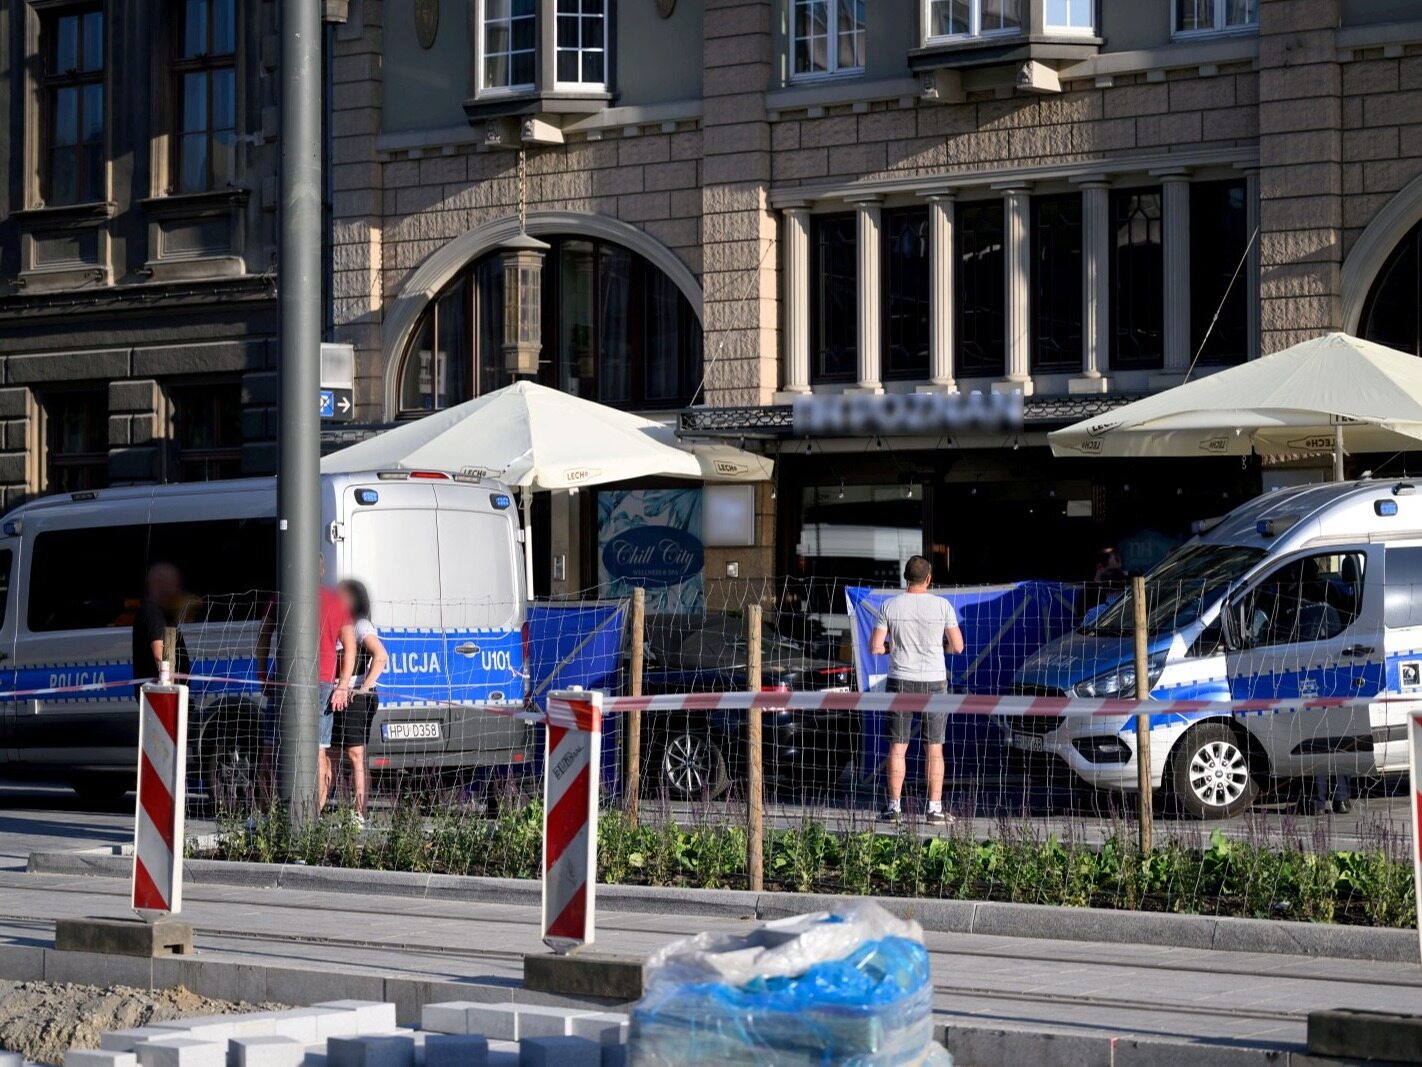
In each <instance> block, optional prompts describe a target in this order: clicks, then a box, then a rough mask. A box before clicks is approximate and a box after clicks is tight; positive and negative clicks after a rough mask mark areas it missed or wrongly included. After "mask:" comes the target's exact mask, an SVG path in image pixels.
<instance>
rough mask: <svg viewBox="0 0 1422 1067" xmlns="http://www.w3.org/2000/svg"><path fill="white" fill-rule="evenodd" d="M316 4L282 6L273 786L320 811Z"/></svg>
mask: <svg viewBox="0 0 1422 1067" xmlns="http://www.w3.org/2000/svg"><path fill="white" fill-rule="evenodd" d="M321 39H322V36H321V0H286V2H284V3H283V4H282V5H281V207H280V212H281V215H280V218H281V254H280V260H279V264H278V276H277V284H278V292H279V301H280V311H281V355H280V358H281V406H280V408H279V413H280V419H281V430H280V435H279V439H278V446H279V450H280V468H279V471H278V474H277V548H278V561H279V562H278V571H279V573H278V592H279V595H280V612H281V614H280V616H279V618H278V621H279V627H278V631H277V633H278V646H277V672H278V677H279V678H280V679H281V680H282V682H283V683H285V684H284V685H282V686H281V687H280V697H279V699H280V700H281V743H280V746H279V748H278V758H277V772H278V776H279V777H278V788H279V790H280V795H281V799H282V803H283V804H284V805H285V806H286V809H287V811H288V812H290V814H291V818H292V820H293V821H294V822H295V823H297V824H298V825H300V824H302V823H304V822H306V821H308V820H309V819H311V818H312V817H313V816H314V815H315V814H316V811H315V808H316V756H317V753H316V743H317V736H316V716H317V708H316V694H317V688H316V682H317V678H316V653H317V649H316V589H317V585H318V583H319V582H320V576H319V573H318V566H319V562H318V554H319V552H320V550H321V542H320V533H319V526H320V523H321V485H320V479H321V467H320V463H321V420H320V408H319V403H318V401H319V399H320V397H319V391H320V381H321V378H320V373H321V371H320V368H321V312H322V303H321Z"/></svg>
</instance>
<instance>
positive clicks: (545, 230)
mask: <svg viewBox="0 0 1422 1067" xmlns="http://www.w3.org/2000/svg"><path fill="white" fill-rule="evenodd" d="M518 232H519V224H518V219H517V218H515V217H513V216H508V217H504V218H498V219H493V220H490V221H489V222H485V223H482V224H481V225H479V226H476V227H475V228H474V229H472V230H469V231H467V232H465V233H463V234H460V235H459V236H458V237H456V238H454V239H453V240H450V241H448V242H446V243H445V244H444V245H442V246H440V247H439V248H438V249H436V250H435V251H434V252H432V253H431V254H430V255H429V256H427V257H426V258H425V259H424V260H423V261H421V263H420V264H419V265H418V266H417V267H416V268H415V269H414V270H412V271H411V272H410V274H409V275H408V276H407V277H406V278H405V279H404V281H403V282H402V283H401V285H400V290H399V292H398V294H397V295H396V296H395V299H394V300H393V301H391V302H390V303H389V304H388V305H387V307H386V311H385V315H384V322H383V324H382V334H383V340H382V345H381V347H382V349H383V350H384V353H385V370H384V390H383V395H384V406H385V417H386V418H387V419H395V418H399V417H401V415H402V409H403V414H405V415H406V416H407V417H408V416H409V415H414V414H418V413H419V409H411V408H404V407H403V405H402V399H404V398H403V397H402V392H403V389H402V384H403V383H402V378H403V377H404V375H405V373H406V356H407V354H408V352H409V351H410V350H411V348H412V346H413V345H414V344H415V343H416V337H417V334H418V332H419V331H420V330H422V329H423V328H424V322H425V319H426V317H427V316H429V315H431V314H436V315H437V314H438V312H437V311H435V310H434V309H435V308H436V306H437V305H438V303H439V301H440V299H441V298H442V297H444V296H446V295H447V293H448V292H449V291H450V290H451V289H452V288H453V287H454V286H457V285H458V283H459V281H460V279H461V278H466V279H467V278H468V277H469V276H470V275H472V274H473V273H474V269H475V266H476V265H477V264H479V263H480V262H481V261H483V260H485V259H486V258H487V257H488V256H489V255H490V254H491V253H494V252H496V251H497V250H498V249H499V248H500V247H501V246H502V245H504V244H505V243H506V242H508V241H509V240H511V239H512V238H514V237H516V236H517V235H518ZM527 232H528V233H529V234H530V235H531V236H534V237H537V238H538V239H539V240H542V241H545V242H548V243H549V244H553V243H554V241H555V239H565V240H572V239H581V240H585V241H588V242H591V243H593V244H594V245H598V246H601V245H607V244H610V245H614V246H617V247H619V248H621V249H625V250H626V251H628V252H631V253H633V254H634V255H635V256H636V257H638V259H639V260H640V261H642V262H643V263H645V264H646V265H647V268H650V269H652V270H654V271H655V272H657V274H659V275H660V276H662V277H664V278H665V279H666V280H667V281H669V282H670V283H671V285H672V286H673V287H674V288H675V290H676V291H677V292H679V293H680V295H681V297H682V298H683V299H684V301H685V304H684V305H679V308H680V310H678V313H677V314H678V316H679V318H680V319H681V320H682V321H683V322H684V323H685V325H686V328H687V329H688V330H690V331H691V332H692V333H694V344H695V346H696V350H695V353H694V354H693V355H691V356H690V357H688V358H689V359H690V360H691V361H692V362H694V363H695V364H696V373H695V375H694V378H695V381H694V382H693V385H692V390H693V392H694V390H695V383H696V382H697V381H699V379H700V373H701V372H700V360H701V357H700V345H701V303H702V296H701V286H700V284H699V283H698V281H697V279H696V276H695V275H694V274H692V273H691V271H690V270H689V269H688V268H687V266H686V264H685V263H684V262H683V261H682V260H681V259H680V257H678V256H677V255H676V253H674V252H672V251H671V250H670V249H669V248H667V247H666V246H665V245H663V244H662V243H661V242H660V241H658V240H656V239H655V238H653V237H651V236H650V235H649V234H648V233H647V232H646V231H645V230H640V229H638V228H637V227H635V226H632V225H629V224H628V223H625V222H621V221H619V220H617V219H613V218H608V217H607V216H605V215H590V214H585V213H582V212H576V211H530V212H529V213H528V217H527ZM555 268H556V261H555V260H554V259H553V257H552V255H551V253H550V256H549V258H548V259H547V260H546V261H545V269H544V273H543V276H544V282H545V292H544V299H543V305H544V315H545V319H544V326H545V329H544V335H543V337H544V349H545V356H544V359H545V360H549V361H551V360H552V352H553V346H554V344H555V342H556V340H557V338H556V335H555V334H554V333H553V332H552V331H550V330H549V329H548V328H547V318H546V316H547V315H548V314H549V307H550V301H549V299H548V293H547V290H546V286H547V285H549V284H553V282H552V281H551V280H550V275H551V274H552V273H553V272H554V270H555ZM643 269H644V270H645V269H646V268H643ZM659 284H660V283H659ZM663 292H664V290H663ZM686 308H689V309H690V322H686V320H685V309H686ZM494 309H495V305H494V304H493V303H490V302H489V301H487V300H486V302H485V305H484V312H483V313H484V314H485V315H486V316H489V315H492V314H493V313H494ZM451 310H456V309H453V308H451V307H450V306H447V307H446V313H447V314H448V313H449V312H450V311H451ZM457 310H462V311H464V313H466V314H468V315H469V316H470V322H471V324H472V325H479V326H480V328H483V329H485V330H487V329H489V328H490V321H489V320H488V319H487V317H486V320H485V321H484V322H483V323H478V320H477V319H476V318H475V317H474V314H475V311H474V307H473V302H472V298H471V301H470V303H469V305H468V306H467V307H466V305H465V304H463V303H462V302H460V303H459V304H458V305H457ZM499 314H500V318H499V319H498V320H497V321H498V322H499V323H502V321H503V320H502V317H501V315H502V312H499ZM471 328H472V326H471ZM432 343H434V344H436V345H438V344H439V343H440V342H439V340H438V338H437V337H436V338H435V339H433V341H432ZM446 366H447V367H448V369H449V370H450V371H451V372H454V371H455V370H456V364H454V363H448V364H446ZM468 366H469V375H468V377H467V378H466V379H465V382H466V383H467V386H468V388H469V389H471V390H473V392H471V393H470V395H477V393H478V392H479V391H482V390H483V389H484V388H486V387H487V386H489V385H491V384H497V385H504V384H507V380H502V381H500V380H499V379H498V377H497V376H496V375H495V376H491V374H490V368H491V366H492V364H491V361H490V360H489V359H488V358H485V359H484V360H483V362H482V364H480V365H479V366H478V367H477V368H476V367H475V365H474V364H472V363H471V364H469V365H468ZM543 370H544V371H549V367H548V366H545V367H544V368H543ZM430 372H431V374H432V375H437V374H438V372H437V371H436V370H435V368H434V366H433V365H432V366H431V367H430ZM481 377H482V378H483V379H484V381H483V382H482V383H481V380H480V379H481ZM540 380H543V381H548V379H546V378H544V377H543V376H542V375H540ZM549 384H554V383H552V382H549ZM446 385H447V386H453V387H454V391H453V392H451V391H450V389H449V388H446V390H445V395H446V398H447V397H450V396H459V395H460V393H459V391H458V390H459V388H460V387H461V386H460V382H459V381H458V379H457V375H456V378H455V380H453V381H450V382H448V383H446ZM430 389H431V391H432V392H433V391H435V390H437V389H438V386H437V385H436V384H435V383H434V382H433V381H432V382H431V385H430ZM655 391H656V390H654V392H655ZM620 406H623V407H632V406H641V405H639V404H633V403H630V402H623V403H622V404H621V405H620ZM647 406H648V407H655V406H660V407H663V408H671V407H676V406H678V405H676V404H674V403H668V402H662V401H656V402H649V403H648V405H647ZM425 410H432V409H425Z"/></svg>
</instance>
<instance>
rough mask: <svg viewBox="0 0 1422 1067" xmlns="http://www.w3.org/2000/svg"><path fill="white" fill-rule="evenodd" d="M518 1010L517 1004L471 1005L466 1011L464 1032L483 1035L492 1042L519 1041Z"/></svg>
mask: <svg viewBox="0 0 1422 1067" xmlns="http://www.w3.org/2000/svg"><path fill="white" fill-rule="evenodd" d="M518 1009H519V1005H517V1004H471V1005H470V1006H469V1007H468V1008H466V1009H465V1019H466V1023H465V1026H466V1029H465V1031H464V1032H465V1033H466V1034H483V1035H484V1036H485V1037H487V1038H489V1039H490V1040H496V1041H517V1040H518ZM491 1047H492V1046H491Z"/></svg>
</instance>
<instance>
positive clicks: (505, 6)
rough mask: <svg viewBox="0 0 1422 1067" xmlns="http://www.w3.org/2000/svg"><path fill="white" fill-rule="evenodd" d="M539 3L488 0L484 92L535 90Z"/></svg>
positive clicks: (483, 28)
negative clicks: (533, 88) (537, 4)
mask: <svg viewBox="0 0 1422 1067" xmlns="http://www.w3.org/2000/svg"><path fill="white" fill-rule="evenodd" d="M535 4H536V0H484V19H483V23H482V26H481V37H482V49H481V50H482V56H481V62H482V64H483V76H482V77H481V78H480V85H482V86H483V87H484V89H486V90H499V89H530V88H532V87H533V82H534V69H535V57H536V51H537V42H538V17H537V12H536V8H535ZM559 7H560V9H561V7H562V4H559Z"/></svg>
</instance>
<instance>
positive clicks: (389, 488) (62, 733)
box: [0, 471, 531, 799]
mask: <svg viewBox="0 0 1422 1067" xmlns="http://www.w3.org/2000/svg"><path fill="white" fill-rule="evenodd" d="M320 492H321V521H322V539H321V546H322V547H321V551H322V553H323V557H324V560H325V564H326V575H327V579H328V580H330V581H335V580H338V579H341V578H346V577H351V578H357V579H359V580H360V581H362V582H364V583H365V584H366V586H367V587H368V589H369V590H370V594H371V598H372V601H373V607H372V612H371V614H372V619H373V621H374V622H375V624H376V626H377V627H378V628H379V630H380V632H381V636H382V639H383V640H384V641H385V644H386V647H387V649H388V650H389V652H390V660H389V664H388V666H387V668H386V671H385V673H384V675H383V676H382V677H381V679H380V691H381V701H380V709H379V711H378V713H377V715H376V717H375V720H374V722H373V723H372V726H371V732H370V740H369V747H368V759H369V763H370V766H371V769H372V771H373V772H374V773H375V774H377V775H380V774H382V773H388V772H400V771H412V770H421V771H426V770H428V771H431V772H435V773H448V772H453V771H474V770H476V769H478V768H487V767H491V766H495V767H496V766H500V765H507V764H512V763H521V762H523V760H524V758H525V757H526V756H527V754H528V746H529V744H530V743H531V737H530V734H529V728H528V727H527V726H526V725H525V724H524V723H522V722H520V721H518V720H516V719H513V718H511V717H508V716H505V715H495V714H490V713H488V712H486V711H482V710H480V709H481V707H487V706H491V705H521V704H522V703H523V700H524V695H525V692H526V680H525V676H524V663H525V648H524V644H525V641H526V638H527V631H526V622H527V592H526V590H525V589H524V585H523V573H524V569H523V564H522V548H521V544H520V534H519V526H518V520H517V518H516V512H515V509H514V508H513V507H512V501H511V499H510V496H509V491H508V489H507V488H506V487H505V486H503V485H501V484H499V483H497V482H491V481H481V480H472V479H464V478H462V477H458V476H452V475H450V474H447V473H444V472H440V471H415V472H407V471H378V472H371V473H368V474H339V475H325V476H323V477H322V478H321V489H320ZM275 515H276V482H275V479H271V478H252V479H239V480H232V481H221V482H205V483H192V484H184V485H164V486H142V487H133V488H117V489H100V490H95V491H92V492H78V493H70V494H67V495H63V496H52V497H43V498H40V499H37V500H34V501H32V502H30V503H27V504H24V505H22V506H20V507H19V508H17V509H15V510H14V511H11V512H10V513H9V514H7V515H6V516H5V517H4V519H3V521H0V583H3V586H2V587H0V775H4V776H9V777H22V776H29V777H61V778H67V779H68V780H70V781H72V782H73V783H74V784H75V786H76V787H77V788H79V789H80V790H81V792H85V793H89V794H91V795H93V796H94V797H95V798H96V799H101V798H102V797H104V796H105V795H114V794H117V793H118V792H120V791H122V790H124V789H128V788H131V786H132V783H133V774H134V766H135V759H136V751H137V701H136V697H135V693H134V690H133V688H132V687H131V686H130V685H128V684H125V683H127V682H129V681H130V680H131V678H132V667H131V632H130V625H131V622H132V618H133V614H134V611H135V609H136V608H137V606H138V605H139V603H140V602H141V600H142V597H143V592H144V575H145V571H146V569H147V567H148V566H149V565H151V564H153V563H157V562H168V563H172V564H174V565H175V566H176V567H177V568H178V569H179V571H180V572H181V575H182V578H183V583H184V586H185V588H186V590H187V591H188V593H189V594H192V595H194V596H195V597H196V598H197V600H196V603H195V604H194V606H193V610H191V611H190V612H188V617H189V619H191V620H193V621H186V622H184V624H183V625H182V633H183V638H184V642H185V644H186V646H187V649H188V653H189V656H190V657H191V659H192V673H193V674H194V675H199V676H204V677H206V678H208V679H210V680H208V681H195V682H194V683H193V688H192V696H191V704H192V713H191V714H192V720H191V725H190V730H189V736H190V737H191V738H192V742H193V746H194V753H193V755H194V759H193V760H191V761H190V766H191V767H195V768H197V769H199V771H200V774H201V776H202V778H203V779H204V782H205V784H206V786H207V787H208V788H209V789H210V790H213V791H218V790H239V789H241V788H242V787H243V785H244V783H245V782H246V781H248V780H249V779H250V776H251V774H252V773H253V767H254V757H255V755H256V750H257V743H258V739H259V736H260V729H261V722H260V719H261V714H260V707H261V697H260V691H259V689H258V688H257V686H256V685H255V684H254V678H255V673H256V672H255V667H256V664H255V646H256V643H257V638H258V632H259V629H260V625H261V620H262V618H263V616H264V614H265V611H266V609H267V605H268V603H269V599H270V592H269V591H270V590H272V589H273V588H274V587H275V583H276V520H275ZM81 686H103V688H91V689H88V690H85V689H81V688H76V687H81ZM36 690H38V691H39V692H35V691H36ZM6 694H11V695H9V696H7V695H6Z"/></svg>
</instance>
